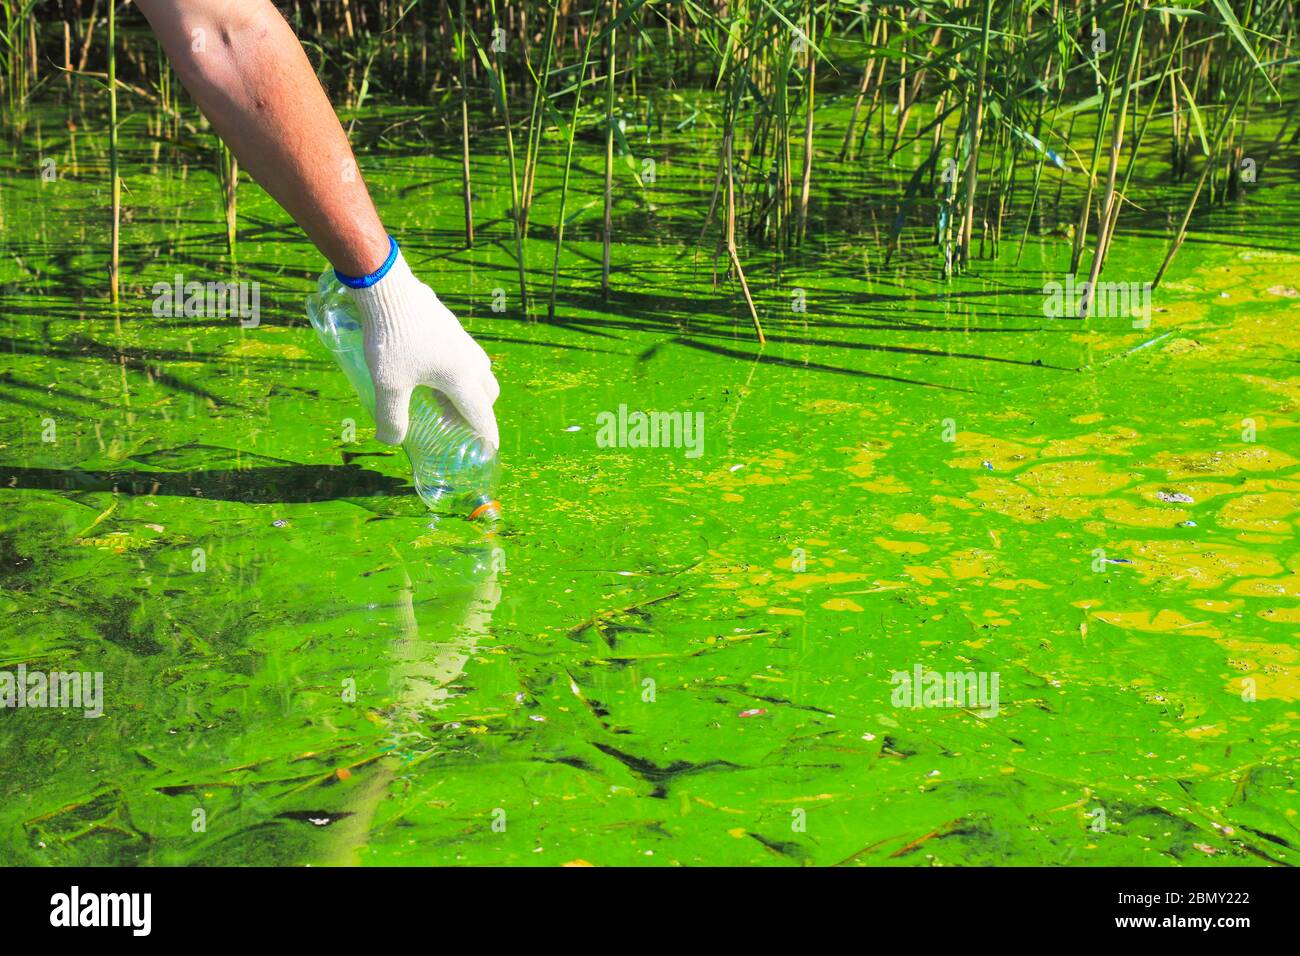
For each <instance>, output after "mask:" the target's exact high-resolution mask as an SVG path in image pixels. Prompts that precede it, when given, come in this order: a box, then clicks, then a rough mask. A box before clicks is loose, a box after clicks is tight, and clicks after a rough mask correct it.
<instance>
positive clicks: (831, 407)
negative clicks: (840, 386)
mask: <svg viewBox="0 0 1300 956" xmlns="http://www.w3.org/2000/svg"><path fill="white" fill-rule="evenodd" d="M799 408H800V409H801V410H803V411H805V412H811V413H813V414H814V415H843V414H845V413H846V412H851V411H854V410H856V409H860V408H861V406H860V405H856V404H854V403H853V402H841V401H839V400H837V399H834V398H817V399H814V400H813V401H811V402H804V403H803V404H802V405H800V406H799Z"/></svg>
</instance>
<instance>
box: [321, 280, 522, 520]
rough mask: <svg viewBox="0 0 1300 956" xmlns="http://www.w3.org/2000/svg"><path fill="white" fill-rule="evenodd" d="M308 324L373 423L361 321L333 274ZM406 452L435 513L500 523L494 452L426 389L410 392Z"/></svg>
mask: <svg viewBox="0 0 1300 956" xmlns="http://www.w3.org/2000/svg"><path fill="white" fill-rule="evenodd" d="M307 318H308V319H310V320H311V324H312V328H314V329H315V330H316V334H317V335H318V336H319V337H320V340H321V342H322V343H324V345H325V348H326V349H328V350H329V353H330V355H331V356H333V358H334V361H335V362H337V363H338V366H339V368H341V369H342V370H343V374H344V375H346V376H347V378H348V381H349V382H351V383H352V388H353V389H354V390H355V391H356V393H357V397H358V398H360V399H361V404H362V405H363V406H364V407H365V409H366V412H367V414H369V415H370V417H371V419H372V420H373V419H374V417H375V385H374V382H373V380H372V379H371V377H370V369H369V367H368V366H367V365H366V353H365V347H364V345H363V340H362V329H361V316H360V314H359V313H358V311H357V307H356V304H355V303H354V302H353V301H352V299H351V298H350V297H349V296H348V295H347V293H346V292H345V291H344V288H343V285H342V283H340V282H339V281H338V279H336V278H335V277H334V272H333V270H330V269H327V270H325V272H323V273H322V274H321V277H320V281H319V282H318V283H317V288H316V291H315V292H314V293H312V294H311V295H309V296H308V297H307ZM402 447H403V448H404V449H405V450H406V457H407V458H409V459H410V461H411V479H412V482H413V483H414V485H415V490H416V493H417V494H419V496H420V498H421V499H423V501H424V503H425V504H426V505H428V506H429V507H430V508H431V509H433V510H435V511H439V512H450V513H458V514H461V515H462V516H464V517H468V518H471V519H479V520H488V521H495V520H497V519H498V518H500V516H501V506H500V504H498V503H497V501H496V499H495V498H494V497H493V492H494V490H495V486H496V475H497V456H496V452H495V451H494V450H493V449H492V447H491V446H490V445H489V444H488V443H487V442H485V441H484V440H483V439H481V438H480V437H479V436H478V435H477V434H475V432H474V431H473V430H472V429H470V427H469V426H468V425H466V424H465V420H464V419H463V418H461V416H460V413H459V412H457V411H456V409H455V406H453V405H452V404H451V402H449V401H448V400H447V399H446V398H445V397H444V396H442V395H441V394H439V393H438V392H435V391H434V390H433V389H431V388H428V387H427V386H419V387H417V388H416V389H415V391H414V392H412V394H411V407H410V426H409V427H408V428H407V432H406V440H405V441H403V442H402Z"/></svg>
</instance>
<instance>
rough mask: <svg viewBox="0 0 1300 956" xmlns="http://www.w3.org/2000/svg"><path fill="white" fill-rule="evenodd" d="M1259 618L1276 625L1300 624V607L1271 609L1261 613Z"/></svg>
mask: <svg viewBox="0 0 1300 956" xmlns="http://www.w3.org/2000/svg"><path fill="white" fill-rule="evenodd" d="M1259 616H1260V617H1262V618H1263V619H1264V620H1266V621H1272V622H1273V623H1274V624H1300V607H1269V608H1265V609H1264V610H1262V611H1260V612H1259Z"/></svg>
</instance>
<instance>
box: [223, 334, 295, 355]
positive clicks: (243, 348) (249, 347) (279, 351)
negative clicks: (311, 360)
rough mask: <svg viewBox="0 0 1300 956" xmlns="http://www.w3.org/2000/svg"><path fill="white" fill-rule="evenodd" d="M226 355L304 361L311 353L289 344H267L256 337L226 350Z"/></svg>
mask: <svg viewBox="0 0 1300 956" xmlns="http://www.w3.org/2000/svg"><path fill="white" fill-rule="evenodd" d="M226 354H227V355H231V356H234V357H236V358H280V359H305V358H307V357H308V355H310V354H311V353H309V352H308V351H307V350H306V349H304V348H302V347H300V346H297V345H294V344H292V343H291V342H267V341H266V340H265V339H263V338H261V337H258V338H255V339H248V340H247V341H244V342H240V343H239V344H238V345H236V346H233V347H232V348H228V349H226Z"/></svg>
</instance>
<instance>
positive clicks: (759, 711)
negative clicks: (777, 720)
mask: <svg viewBox="0 0 1300 956" xmlns="http://www.w3.org/2000/svg"><path fill="white" fill-rule="evenodd" d="M766 713H767V711H766V710H764V709H763V708H762V707H755V708H754V709H753V710H742V711H741V712H740V713H739V714H737V715H736V716H737V717H762V716H763V715H764V714H766Z"/></svg>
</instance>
